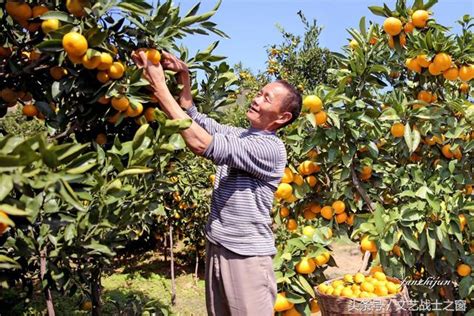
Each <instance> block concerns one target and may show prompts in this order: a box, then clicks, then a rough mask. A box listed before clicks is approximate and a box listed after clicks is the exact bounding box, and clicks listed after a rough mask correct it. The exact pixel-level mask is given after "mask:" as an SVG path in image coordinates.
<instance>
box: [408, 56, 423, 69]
mask: <svg viewBox="0 0 474 316" xmlns="http://www.w3.org/2000/svg"><path fill="white" fill-rule="evenodd" d="M405 65H406V66H407V68H408V69H410V70H411V71H414V72H421V66H420V64H418V62H417V61H416V58H407V60H406V61H405Z"/></svg>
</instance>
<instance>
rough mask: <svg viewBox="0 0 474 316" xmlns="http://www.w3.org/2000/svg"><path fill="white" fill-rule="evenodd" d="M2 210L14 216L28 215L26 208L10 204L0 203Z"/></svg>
mask: <svg viewBox="0 0 474 316" xmlns="http://www.w3.org/2000/svg"><path fill="white" fill-rule="evenodd" d="M0 210H2V211H4V212H5V213H7V214H8V215H13V216H27V215H28V213H27V212H25V211H24V210H21V209H19V208H17V207H16V206H13V205H9V204H0Z"/></svg>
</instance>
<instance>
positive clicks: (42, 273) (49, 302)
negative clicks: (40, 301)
mask: <svg viewBox="0 0 474 316" xmlns="http://www.w3.org/2000/svg"><path fill="white" fill-rule="evenodd" d="M45 274H46V249H43V250H41V251H40V277H41V283H43V281H44V276H45ZM43 284H44V283H43ZM43 292H44V296H45V298H46V308H47V309H48V316H54V315H55V312H54V304H53V297H52V296H51V291H50V289H49V285H45V287H44V289H43Z"/></svg>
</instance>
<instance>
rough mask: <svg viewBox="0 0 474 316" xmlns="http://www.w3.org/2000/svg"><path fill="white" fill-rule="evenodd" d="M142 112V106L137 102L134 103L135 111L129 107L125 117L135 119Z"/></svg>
mask: <svg viewBox="0 0 474 316" xmlns="http://www.w3.org/2000/svg"><path fill="white" fill-rule="evenodd" d="M142 112H143V105H142V104H141V103H139V102H137V103H136V107H135V109H134V108H133V107H132V105H129V106H128V108H127V110H126V111H125V115H126V116H128V117H137V116H139V115H140V114H142Z"/></svg>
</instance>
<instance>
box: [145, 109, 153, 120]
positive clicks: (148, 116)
mask: <svg viewBox="0 0 474 316" xmlns="http://www.w3.org/2000/svg"><path fill="white" fill-rule="evenodd" d="M145 119H146V121H147V122H153V121H154V120H155V108H153V107H149V108H147V109H146V110H145Z"/></svg>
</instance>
